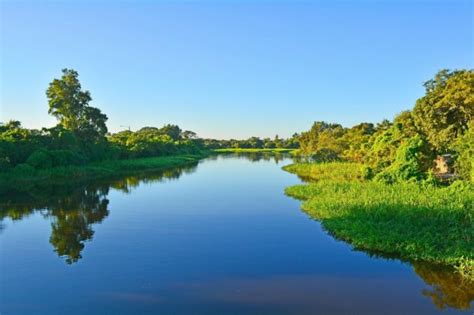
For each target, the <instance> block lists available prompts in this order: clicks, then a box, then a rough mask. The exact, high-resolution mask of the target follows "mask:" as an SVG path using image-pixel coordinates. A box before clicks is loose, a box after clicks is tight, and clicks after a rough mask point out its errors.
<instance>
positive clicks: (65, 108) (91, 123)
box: [46, 69, 107, 141]
mask: <svg viewBox="0 0 474 315" xmlns="http://www.w3.org/2000/svg"><path fill="white" fill-rule="evenodd" d="M62 72H63V75H62V77H61V79H54V80H53V82H51V83H50V84H49V87H48V89H47V91H46V96H47V97H48V104H49V110H48V113H50V114H51V115H53V116H54V117H56V118H57V119H58V120H59V123H60V124H61V126H63V127H64V128H65V129H67V130H71V131H73V132H75V133H76V134H77V135H78V136H79V137H80V138H82V139H85V140H88V141H99V140H102V138H103V137H104V136H105V134H106V133H107V126H106V125H105V122H106V121H107V116H106V115H105V114H103V113H102V112H101V111H100V109H98V108H95V107H91V106H89V102H90V101H92V97H91V95H90V93H89V91H83V90H82V87H81V84H80V82H79V79H78V77H79V74H78V73H77V71H74V70H71V69H63V70H62Z"/></svg>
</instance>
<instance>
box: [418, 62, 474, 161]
mask: <svg viewBox="0 0 474 315" xmlns="http://www.w3.org/2000/svg"><path fill="white" fill-rule="evenodd" d="M424 86H425V88H426V95H425V96H423V97H422V98H420V99H418V100H417V101H416V105H415V108H414V109H413V119H414V122H415V124H416V126H417V127H418V128H419V130H420V131H421V132H422V133H423V134H424V135H425V136H426V137H427V139H428V141H429V143H430V144H431V145H432V146H433V147H434V148H435V149H436V151H437V152H438V153H444V152H448V151H449V149H450V147H451V145H452V144H453V143H454V142H455V140H456V138H457V137H458V136H462V135H463V134H464V133H465V132H466V131H467V129H468V124H469V122H470V121H471V120H472V119H474V71H472V70H457V71H449V70H441V71H439V72H438V73H437V74H436V76H435V78H434V79H432V80H429V81H427V82H426V83H425V84H424Z"/></svg>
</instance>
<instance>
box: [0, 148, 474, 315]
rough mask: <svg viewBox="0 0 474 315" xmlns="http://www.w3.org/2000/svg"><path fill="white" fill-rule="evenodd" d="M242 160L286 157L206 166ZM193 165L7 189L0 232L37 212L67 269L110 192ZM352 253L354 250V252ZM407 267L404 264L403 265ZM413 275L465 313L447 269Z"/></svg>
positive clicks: (473, 295) (468, 288)
mask: <svg viewBox="0 0 474 315" xmlns="http://www.w3.org/2000/svg"><path fill="white" fill-rule="evenodd" d="M236 157H237V158H241V159H247V160H249V161H251V162H259V161H273V162H274V163H276V164H279V163H280V162H281V161H283V160H284V159H287V158H288V157H290V155H288V154H285V153H283V154H281V153H225V154H222V153H221V154H219V155H212V156H210V157H208V159H209V160H217V159H227V158H229V159H230V158H236ZM197 165H198V163H196V164H194V165H187V166H184V167H177V168H173V169H170V170H166V171H160V172H148V173H142V174H139V175H137V176H126V177H120V178H116V179H108V180H103V181H101V180H95V181H93V182H90V183H87V184H84V183H82V184H74V183H69V184H64V183H62V184H61V185H38V186H34V187H28V188H17V189H10V190H9V191H7V192H6V193H4V194H3V196H2V198H1V201H0V232H1V231H2V229H4V228H5V227H4V224H3V222H2V221H3V220H5V219H10V220H22V219H23V218H26V217H27V216H29V215H31V214H33V213H35V212H37V213H40V214H41V215H42V216H43V217H44V218H45V219H50V220H51V221H52V223H51V235H50V238H49V241H50V243H51V245H52V246H53V248H54V251H55V252H56V253H57V255H58V256H59V257H63V258H64V259H65V262H66V263H67V264H73V263H75V262H77V261H79V260H80V259H81V258H82V256H81V253H82V251H83V249H84V247H85V242H86V241H90V240H92V239H93V236H94V229H93V226H94V224H99V223H101V222H102V221H103V220H104V219H105V218H107V216H108V215H109V210H108V205H109V200H108V198H107V196H108V194H109V192H110V191H111V190H118V191H121V192H124V193H127V194H128V193H131V192H132V191H133V189H134V188H136V187H138V186H139V185H140V184H141V183H155V182H161V181H166V180H174V179H178V178H179V177H180V176H182V175H183V174H189V173H192V172H194V171H196V169H197ZM356 250H357V249H356ZM364 252H365V253H367V254H368V255H369V256H377V257H382V258H385V259H398V258H397V257H394V256H387V255H384V254H381V253H374V252H368V251H364ZM405 263H408V262H405ZM409 264H410V265H412V267H413V270H414V272H415V273H416V274H417V275H418V276H419V277H420V278H421V279H422V280H423V281H424V283H425V284H426V288H424V289H423V290H422V291H421V292H420V294H422V295H423V296H426V297H427V298H429V299H430V300H431V301H432V303H433V304H434V305H436V307H437V308H439V309H444V308H447V307H451V308H455V309H460V310H468V309H469V308H470V304H471V302H472V300H473V299H474V286H473V284H472V283H468V282H465V281H463V280H462V279H461V277H460V276H459V275H458V274H457V273H455V272H454V271H453V270H452V269H449V268H445V267H440V266H434V265H431V264H426V263H420V262H411V263H409Z"/></svg>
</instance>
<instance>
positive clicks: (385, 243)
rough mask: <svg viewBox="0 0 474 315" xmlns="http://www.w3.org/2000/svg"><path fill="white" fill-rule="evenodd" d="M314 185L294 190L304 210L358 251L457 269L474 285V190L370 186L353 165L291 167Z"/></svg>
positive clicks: (289, 190) (461, 185)
mask: <svg viewBox="0 0 474 315" xmlns="http://www.w3.org/2000/svg"><path fill="white" fill-rule="evenodd" d="M285 169H286V170H288V171H290V172H293V173H296V174H298V175H299V176H302V177H306V178H310V179H312V181H313V182H311V183H310V184H306V185H296V186H292V187H288V188H287V189H286V193H287V194H288V195H290V196H293V197H295V198H298V199H301V200H304V202H303V204H302V209H303V210H304V211H305V212H307V213H308V214H309V215H310V216H311V217H313V218H315V219H317V220H319V221H321V224H322V226H323V227H324V228H325V229H326V230H327V231H328V232H329V233H331V234H332V235H334V236H335V237H336V238H338V239H342V240H344V241H347V242H349V243H351V244H352V245H353V246H354V247H355V248H357V249H361V250H367V251H372V252H378V253H381V254H387V255H395V256H398V257H400V258H401V259H403V260H408V261H422V262H430V263H435V264H442V265H448V266H453V267H455V268H456V269H457V270H458V272H459V273H460V274H461V275H462V276H463V277H464V278H466V279H470V280H471V281H474V250H473V244H474V209H473V205H474V185H473V184H466V183H460V182H459V183H455V184H453V185H451V186H450V187H435V186H426V185H420V184H416V183H396V184H392V185H387V184H384V183H379V182H372V181H364V180H363V167H362V166H361V165H359V164H352V163H327V164H300V165H290V166H287V167H285Z"/></svg>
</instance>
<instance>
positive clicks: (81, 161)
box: [0, 69, 204, 179]
mask: <svg viewBox="0 0 474 315" xmlns="http://www.w3.org/2000/svg"><path fill="white" fill-rule="evenodd" d="M46 96H47V98H48V105H49V110H48V112H49V113H50V114H51V115H53V116H54V117H56V118H57V119H58V124H57V125H56V126H55V127H53V128H43V129H41V130H35V129H26V128H23V127H22V126H21V123H20V122H18V121H9V122H7V123H5V124H1V125H0V172H2V173H3V174H2V179H12V178H17V179H18V178H20V177H21V178H22V179H25V178H34V177H38V178H40V179H42V178H44V177H45V176H47V175H48V174H49V175H54V176H55V177H57V176H70V175H71V174H74V175H78V174H86V173H88V174H89V173H90V174H91V173H92V172H95V173H96V174H102V173H104V172H107V170H109V171H110V169H111V168H110V166H111V165H121V166H120V168H121V169H127V168H130V167H134V165H136V164H137V163H133V162H121V163H118V162H117V163H115V164H114V163H112V162H111V161H113V160H119V159H131V158H144V157H158V156H160V157H163V156H170V155H183V154H184V155H189V154H191V155H200V154H201V151H202V150H203V149H204V146H203V144H202V141H201V140H200V139H197V138H196V134H195V133H194V132H191V131H182V130H181V129H180V128H179V127H178V126H176V125H165V126H164V127H162V128H154V127H145V128H142V129H140V130H138V131H136V132H132V131H129V130H127V131H122V132H119V133H116V134H109V133H108V130H107V126H106V121H107V116H106V115H105V114H103V113H102V112H101V111H100V109H98V108H95V107H92V106H90V105H89V103H90V101H91V100H92V97H91V95H90V93H89V92H88V91H84V90H83V89H82V87H81V84H80V82H79V79H78V73H77V72H76V71H74V70H69V69H64V70H63V74H62V77H61V78H60V79H54V80H53V81H52V82H51V83H50V85H49V87H48V89H47V91H46ZM105 160H108V162H107V163H105V164H104V163H102V164H100V162H101V161H105ZM178 160H180V159H174V160H173V159H162V160H159V163H158V164H160V165H159V166H160V167H162V166H163V165H162V164H161V163H162V162H164V161H166V162H170V163H171V164H170V166H173V165H175V163H172V161H174V162H176V161H178ZM98 163H99V164H98ZM155 164H156V163H150V161H148V162H147V166H149V167H151V168H156V167H157V165H155ZM85 165H88V166H87V168H83V169H82V170H79V167H83V166H85ZM141 165H142V166H143V165H144V164H143V163H142V164H141ZM114 171H115V170H114Z"/></svg>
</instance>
